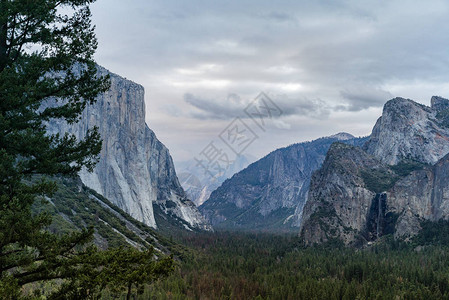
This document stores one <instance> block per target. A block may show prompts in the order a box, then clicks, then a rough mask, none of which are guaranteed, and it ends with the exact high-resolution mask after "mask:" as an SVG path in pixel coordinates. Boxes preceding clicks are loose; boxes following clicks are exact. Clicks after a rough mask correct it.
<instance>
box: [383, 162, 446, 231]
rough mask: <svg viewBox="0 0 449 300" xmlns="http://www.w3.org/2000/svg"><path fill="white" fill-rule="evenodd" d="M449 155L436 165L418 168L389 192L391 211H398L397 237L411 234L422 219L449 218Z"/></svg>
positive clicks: (388, 204)
mask: <svg viewBox="0 0 449 300" xmlns="http://www.w3.org/2000/svg"><path fill="white" fill-rule="evenodd" d="M448 178H449V155H446V156H445V157H443V158H442V159H440V160H439V161H438V162H437V163H436V164H435V165H433V166H428V167H426V168H424V169H422V170H418V171H414V172H412V173H411V174H410V175H408V176H406V177H405V178H403V179H401V180H399V181H398V182H397V183H396V184H395V186H394V187H393V188H392V189H390V190H389V191H388V192H387V199H388V200H387V206H388V212H391V213H394V214H396V215H398V221H397V224H396V231H395V236H396V237H405V238H407V237H410V236H413V235H414V234H416V233H417V232H418V231H419V229H420V228H421V227H420V225H419V221H420V220H429V221H438V220H440V219H448V218H449V180H448Z"/></svg>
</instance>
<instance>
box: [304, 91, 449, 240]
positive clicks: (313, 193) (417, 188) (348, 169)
mask: <svg viewBox="0 0 449 300" xmlns="http://www.w3.org/2000/svg"><path fill="white" fill-rule="evenodd" d="M431 103H432V105H431V107H427V106H424V105H421V104H418V103H415V102H413V101H412V100H409V99H402V98H395V99H392V100H390V101H388V102H387V103H386V104H385V106H384V110H383V113H382V116H381V117H380V118H379V120H378V121H377V123H376V125H375V126H374V129H373V133H372V135H371V137H370V140H369V141H368V142H367V143H366V144H365V146H364V147H363V149H365V150H366V152H364V151H361V150H360V149H356V148H353V147H349V146H344V145H341V144H334V145H333V146H332V147H331V149H330V150H329V152H328V154H327V157H326V160H325V163H324V164H323V167H322V168H321V169H320V170H319V171H317V172H316V173H315V174H314V176H313V178H312V182H311V185H310V191H309V197H308V200H307V204H306V206H305V208H304V218H303V222H302V224H301V230H300V231H301V235H302V236H303V237H304V239H305V241H306V242H307V243H309V244H313V243H320V242H324V241H328V240H330V239H333V238H336V239H340V240H342V241H343V242H344V243H346V244H360V243H362V244H363V243H366V242H370V241H374V240H376V239H377V238H379V237H381V236H383V235H385V234H390V233H391V234H394V235H395V237H400V238H405V239H407V238H409V237H410V236H413V235H415V234H416V233H417V232H418V231H419V230H420V228H421V225H420V224H421V222H422V221H423V220H428V221H437V220H439V219H448V218H449V193H448V192H449V181H448V180H447V178H448V177H447V176H448V175H449V169H448V160H449V157H448V156H447V154H448V153H449V139H448V137H449V128H448V127H447V124H448V123H447V116H448V108H449V100H446V99H443V98H441V97H433V98H432V101H431Z"/></svg>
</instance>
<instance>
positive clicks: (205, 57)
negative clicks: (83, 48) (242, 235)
mask: <svg viewBox="0 0 449 300" xmlns="http://www.w3.org/2000/svg"><path fill="white" fill-rule="evenodd" d="M92 11H93V16H94V20H93V21H94V23H95V25H96V26H97V31H96V32H97V36H98V39H99V47H98V51H97V54H96V58H97V60H98V62H99V63H100V64H102V65H104V66H105V67H107V68H108V69H110V70H111V71H113V72H117V73H119V74H120V75H122V76H125V77H127V78H130V79H132V80H134V81H136V82H139V83H141V84H143V85H144V87H145V89H146V100H147V110H148V114H147V115H148V116H149V117H148V120H150V121H151V122H150V126H151V127H152V128H153V129H154V130H155V131H156V132H157V133H158V136H160V137H161V138H162V139H163V141H164V142H165V143H167V145H168V146H170V148H171V151H172V153H174V155H175V156H176V155H177V153H179V152H180V150H178V149H188V148H189V147H190V146H191V147H194V145H193V143H192V142H191V141H190V140H189V139H190V137H191V136H192V135H195V136H201V137H202V138H204V139H207V138H208V134H210V127H211V126H212V125H211V123H213V124H214V125H215V126H218V125H216V123H219V122H220V121H224V120H228V119H230V118H233V117H235V116H236V115H238V114H241V113H242V109H243V108H244V107H245V105H247V104H248V103H249V101H250V99H253V98H254V97H255V96H257V94H258V93H259V92H260V91H267V92H270V93H272V94H273V95H281V94H284V95H287V96H286V97H278V98H276V101H278V102H277V103H279V106H280V107H282V108H283V110H284V111H285V114H284V115H283V116H282V117H281V118H280V119H279V120H278V121H282V122H287V121H286V120H285V119H288V122H287V123H289V124H292V127H291V131H290V132H289V131H288V130H287V129H288V128H289V126H287V125H285V124H284V123H282V122H278V124H279V127H283V128H284V131H282V133H279V132H276V136H275V134H273V136H270V138H267V141H266V143H265V142H264V145H263V146H262V147H261V148H264V149H266V150H267V151H268V150H272V149H273V148H275V147H277V146H279V145H278V144H275V142H274V141H287V140H288V141H289V142H294V141H292V140H291V139H293V138H294V139H296V140H297V141H300V140H301V139H303V138H305V137H307V138H310V137H311V136H310V135H307V134H306V131H305V129H304V128H306V127H307V128H313V134H316V135H318V134H325V133H332V132H329V131H330V130H333V129H336V127H337V125H338V130H339V131H341V130H345V126H347V128H348V130H349V129H353V130H355V131H356V132H353V133H354V134H359V133H360V134H367V133H369V131H370V127H371V126H372V124H374V122H375V119H376V118H377V117H378V114H379V113H380V111H381V110H380V107H381V106H382V104H383V103H384V102H385V101H386V100H388V99H389V98H392V97H396V96H401V97H406V98H411V99H415V100H418V101H420V102H422V103H425V104H428V101H429V99H430V97H431V95H433V94H440V95H443V96H444V95H446V96H448V95H449V86H448V85H447V82H449V72H447V70H448V69H449V54H448V52H447V49H448V48H449V39H447V36H448V35H449V22H447V15H448V14H449V2H448V1H446V0H431V1H418V0H380V1H379V0H367V1H358V0H336V1H308V0H307V1H306V0H281V1H276V2H274V1H271V0H260V1H252V0H239V1H237V0H229V1H209V0H192V1H181V0H164V1H147V0H134V1H121V0H98V1H97V2H96V3H94V4H93V7H92ZM232 93H235V94H237V95H239V97H240V100H239V101H237V100H236V101H234V102H232V101H231V100H230V99H228V97H227V96H224V95H229V94H232ZM187 94H190V96H184V95H187ZM220 95H221V96H220ZM361 115H363V118H360V116H361ZM181 119H182V122H181V121H179V120H181ZM324 119H325V120H326V122H324V121H322V120H324ZM210 120H214V121H215V122H210ZM187 121H188V122H187ZM318 121H320V122H318ZM177 124H183V125H182V127H183V132H184V133H185V134H183V135H182V136H179V135H178V136H176V135H175V134H173V133H172V131H173V128H175V127H176V125H177ZM367 124H369V125H367ZM284 125H285V126H284ZM179 126H181V125H179ZM298 127H299V128H303V129H302V130H300V131H298V130H297V128H298ZM189 130H190V131H189ZM308 130H309V131H310V132H312V131H311V130H312V129H308ZM191 132H194V133H192V134H190V133H191ZM200 132H201V134H202V135H201V134H200ZM282 135H285V136H282ZM292 136H293V138H292ZM164 137H165V138H166V139H164ZM315 137H318V136H315ZM271 141H273V142H272V144H271ZM195 143H196V144H197V143H198V141H195ZM189 145H190V146H189Z"/></svg>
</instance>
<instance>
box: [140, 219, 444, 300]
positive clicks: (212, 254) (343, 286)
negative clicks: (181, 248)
mask: <svg viewBox="0 0 449 300" xmlns="http://www.w3.org/2000/svg"><path fill="white" fill-rule="evenodd" d="M448 228H449V225H448V223H446V222H440V223H438V224H435V225H431V226H430V227H429V228H427V230H424V231H423V233H422V234H421V235H420V236H418V237H417V238H416V239H415V240H414V241H413V242H412V243H407V244H406V243H403V242H397V241H394V240H393V239H392V238H391V237H385V238H384V240H383V241H382V242H379V243H377V244H376V245H373V246H370V247H369V248H365V249H359V250H356V249H349V248H344V247H341V246H340V245H339V244H338V243H334V244H328V245H324V246H321V247H311V248H304V247H302V244H301V242H300V240H299V238H298V237H297V236H293V235H270V234H249V233H229V232H218V233H208V234H197V235H188V236H184V237H182V238H181V241H180V242H181V243H182V244H184V245H185V246H186V247H187V249H189V250H187V251H186V252H184V255H183V256H182V257H181V261H180V262H179V267H178V269H177V271H176V272H175V273H174V274H173V275H171V276H170V277H168V278H166V279H163V280H160V281H158V282H156V283H154V284H153V285H152V286H150V287H146V288H145V290H144V291H143V293H142V294H141V295H140V296H139V297H140V298H141V299H425V298H427V299H447V298H448V297H449V247H448V246H447V245H449V243H448V241H449V238H448V236H449V235H448V234H447V233H448V232H449V229H448ZM425 229H426V228H425ZM435 234H438V235H439V236H438V237H437V236H435Z"/></svg>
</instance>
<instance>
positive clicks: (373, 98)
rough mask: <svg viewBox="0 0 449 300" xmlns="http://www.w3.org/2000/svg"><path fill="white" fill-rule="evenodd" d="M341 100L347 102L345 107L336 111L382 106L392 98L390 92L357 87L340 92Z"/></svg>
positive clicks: (354, 110)
mask: <svg viewBox="0 0 449 300" xmlns="http://www.w3.org/2000/svg"><path fill="white" fill-rule="evenodd" d="M340 95H341V97H342V98H343V99H345V100H347V105H346V106H338V107H337V109H343V110H348V111H353V112H356V111H360V110H362V109H367V108H370V107H380V106H383V105H384V103H385V102H387V101H388V100H389V99H391V98H393V95H392V94H391V93H390V92H387V91H384V90H382V89H379V88H374V87H357V88H352V89H346V90H343V91H340Z"/></svg>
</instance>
